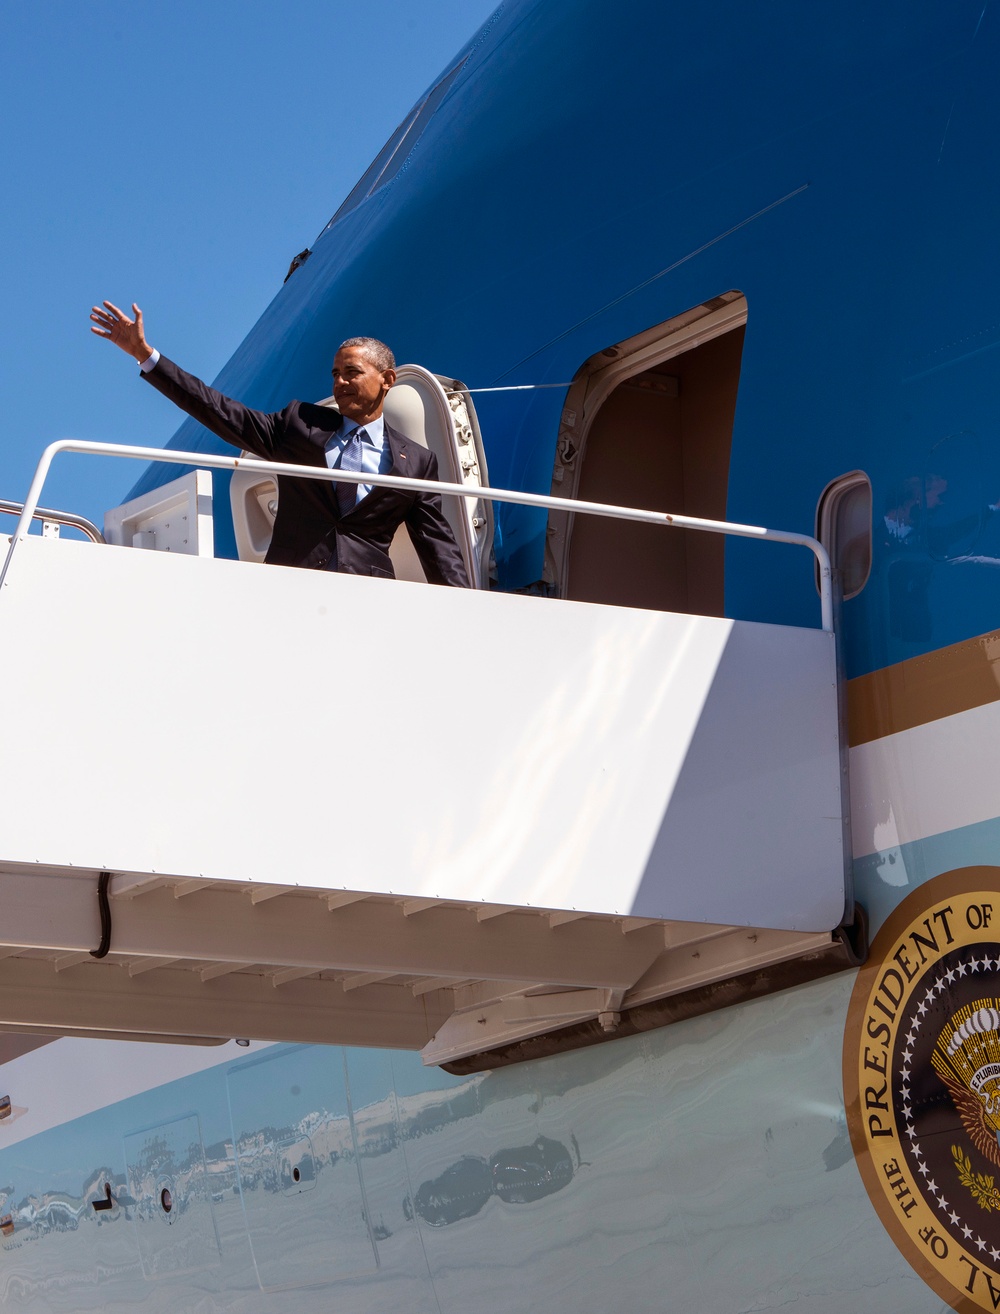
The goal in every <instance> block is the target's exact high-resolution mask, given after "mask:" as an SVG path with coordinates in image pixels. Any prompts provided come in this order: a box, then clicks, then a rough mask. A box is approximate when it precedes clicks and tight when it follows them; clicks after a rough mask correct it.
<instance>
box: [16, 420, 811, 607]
mask: <svg viewBox="0 0 1000 1314" xmlns="http://www.w3.org/2000/svg"><path fill="white" fill-rule="evenodd" d="M62 452H75V453H78V454H83V455H87V456H118V457H124V458H126V459H128V460H135V461H163V462H166V463H168V464H171V465H189V466H194V467H196V468H197V467H199V466H201V467H202V468H208V469H213V470H233V471H235V470H259V471H260V472H261V473H262V474H270V475H292V476H294V477H295V478H297V479H319V480H325V481H326V482H327V483H351V484H370V485H373V486H378V487H380V488H405V489H407V490H410V491H413V492H416V493H426V492H430V491H434V492H438V493H443V494H445V495H446V496H451V497H477V498H478V497H483V498H489V499H490V500H491V501H494V502H513V503H515V504H516V505H518V506H535V507H540V508H544V509H547V510H555V511H578V512H581V513H582V514H584V515H592V516H607V517H611V518H613V519H617V520H637V521H640V522H641V523H643V524H648V525H663V526H666V527H667V528H674V529H699V530H703V531H705V532H707V533H709V534H728V535H731V536H733V537H735V538H761V539H766V540H767V541H768V542H772V543H791V544H793V545H794V546H797V547H805V548H808V549H809V551H810V552H812V554H813V556H815V558H816V561H817V564H818V566H819V589H820V603H821V607H822V626H823V629H824V630H828V631H832V630H833V573H832V568H831V565H830V557H829V554H828V553H827V550H826V548H825V547H824V546H823V544H822V543H821V542H820V541H819V540H818V539H815V538H811V537H810V536H809V535H808V534H793V533H790V532H788V531H786V530H783V529H765V528H764V527H763V526H762V525H740V524H732V523H730V522H729V521H726V520H701V519H699V518H698V517H696V516H682V515H671V514H669V513H667V512H665V511H642V510H639V509H637V508H634V507H627V506H614V505H612V504H610V503H607V502H580V501H576V500H574V499H571V498H562V497H548V496H544V495H543V494H541V493H519V492H515V491H513V490H512V489H509V488H489V487H486V486H483V485H480V484H446V483H442V482H441V481H440V480H435V479H406V478H403V477H402V476H401V475H381V474H366V473H364V472H363V471H348V470H330V469H328V468H327V467H326V466H311V465H287V464H285V463H284V462H281V461H255V460H252V459H251V458H249V457H244V456H212V455H209V454H208V453H205V452H178V451H174V450H173V449H171V448H167V447H128V446H123V445H120V444H117V443H94V442H83V441H78V440H77V439H75V438H63V439H60V440H59V441H58V442H54V443H49V445H48V447H46V448H45V450H44V452H42V456H41V459H40V460H39V462H38V465H37V467H36V468H35V474H34V478H33V479H32V481H31V487H30V488H29V489H28V496H27V498H26V499H25V502H24V510H23V511H22V512H21V517H20V519H19V520H18V522H17V527H16V528H15V530H14V534H13V536H12V538H11V542H10V547H9V548H8V550H7V557H6V559H5V561H4V564H3V569H2V570H0V588H2V587H3V584H4V581H5V579H6V577H7V570H8V568H9V566H10V563H11V559H12V558H13V555H14V549H15V547H16V546H17V544H18V542H19V541H20V540H21V539H22V538H23V537H24V536H25V535H26V534H27V532H28V528H29V526H30V524H31V521H32V517H33V516H34V514H35V509H36V508H37V506H38V499H39V497H40V496H41V493H42V487H43V486H44V484H45V480H46V478H47V476H48V472H49V467H50V466H51V464H52V462H53V460H54V459H55V457H56V456H58V455H59V454H60V453H62Z"/></svg>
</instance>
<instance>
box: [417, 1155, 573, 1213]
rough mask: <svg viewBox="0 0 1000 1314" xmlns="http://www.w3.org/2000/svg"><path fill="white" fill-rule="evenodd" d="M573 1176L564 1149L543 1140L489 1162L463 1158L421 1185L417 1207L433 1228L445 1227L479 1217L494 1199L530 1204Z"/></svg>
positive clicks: (493, 1157)
mask: <svg viewBox="0 0 1000 1314" xmlns="http://www.w3.org/2000/svg"><path fill="white" fill-rule="evenodd" d="M578 1157H579V1156H578ZM572 1178H573V1160H572V1158H571V1157H570V1153H569V1150H567V1148H566V1146H565V1145H563V1144H562V1142H561V1141H553V1140H550V1139H549V1138H548V1137H547V1136H539V1137H538V1138H537V1140H535V1142H534V1143H533V1144H532V1145H518V1146H515V1147H514V1148H513V1149H505V1150H498V1151H497V1153H496V1154H494V1155H493V1156H492V1157H491V1158H490V1160H489V1162H487V1161H486V1160H485V1159H482V1158H480V1157H479V1156H478V1155H471V1154H470V1155H463V1157H462V1158H461V1159H459V1161H458V1162H457V1163H453V1164H452V1165H451V1167H450V1168H446V1169H445V1170H444V1172H443V1173H442V1174H441V1175H440V1177H435V1178H434V1179H433V1180H432V1181H429V1182H423V1183H422V1184H421V1186H420V1188H419V1190H418V1191H417V1193H416V1197H415V1199H414V1208H415V1209H416V1211H417V1213H418V1214H419V1215H420V1217H421V1218H422V1219H423V1220H424V1222H425V1223H429V1224H430V1225H431V1227H445V1226H446V1225H447V1224H448V1223H457V1222H458V1221H459V1220H460V1219H462V1218H472V1217H473V1216H474V1215H475V1214H478V1213H479V1211H480V1210H481V1209H482V1208H483V1206H484V1205H485V1204H486V1201H487V1200H488V1199H489V1198H490V1196H491V1195H496V1196H499V1198H500V1199H501V1200H503V1202H504V1203H505V1204H528V1203H530V1202H531V1201H532V1200H541V1199H542V1198H543V1197H544V1196H547V1195H553V1194H554V1193H555V1192H556V1191H561V1190H562V1188H563V1187H564V1186H567V1185H568V1184H569V1183H570V1181H572Z"/></svg>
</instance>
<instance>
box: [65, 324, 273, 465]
mask: <svg viewBox="0 0 1000 1314" xmlns="http://www.w3.org/2000/svg"><path fill="white" fill-rule="evenodd" d="M102 305H103V309H102V308H101V306H94V307H93V308H92V310H91V312H90V318H91V320H92V321H93V323H92V324H91V326H90V331H91V333H96V334H97V336H98V337H100V338H107V339H108V341H109V342H113V343H114V344H115V346H116V347H121V349H122V351H124V352H126V354H127V355H129V356H131V357H132V358H133V359H134V360H137V361H138V362H139V364H140V366H142V365H146V363H147V362H149V365H148V373H147V372H146V371H145V370H144V371H143V378H144V379H145V380H146V382H147V383H151V384H152V385H153V387H154V388H156V390H157V391H158V392H162V393H163V395H164V396H165V397H168V398H169V399H170V401H172V402H173V403H174V405H176V406H179V407H180V408H181V410H182V411H187V413H188V415H192V416H193V417H194V418H195V419H196V420H198V421H199V422H200V423H201V424H203V425H204V426H205V428H206V429H210V430H211V431H212V433H214V434H217V435H218V436H219V437H220V438H221V439H222V440H223V441H224V442H227V443H232V445H233V446H234V447H240V448H242V449H243V450H244V451H248V452H253V454H254V455H255V456H261V457H263V458H264V460H273V459H274V458H275V445H276V443H277V442H278V441H279V439H280V431H281V417H280V416H279V415H269V414H267V413H266V412H264V411H254V410H251V409H250V408H249V407H248V406H244V405H243V403H242V402H238V401H234V400H233V398H232V397H227V396H225V394H224V393H221V392H218V391H217V390H216V389H215V388H210V387H209V386H208V385H207V384H206V383H202V381H201V379H198V378H195V376H194V375H193V374H187V373H186V372H185V371H184V370H182V369H181V368H180V366H178V365H175V364H174V363H173V361H169V360H167V358H166V357H165V356H159V353H155V354H156V355H157V357H158V359H157V360H155V361H153V360H150V357H152V356H153V355H154V351H153V348H152V347H151V346H150V345H149V343H148V342H147V341H146V334H145V330H144V328H143V322H142V311H141V310H140V309H139V307H138V306H137V305H136V304H135V302H134V301H133V302H132V313H133V314H134V315H135V319H129V317H128V315H126V313H125V311H124V310H120V309H119V307H118V306H116V305H115V304H114V303H113V302H111V301H105V302H103V303H102Z"/></svg>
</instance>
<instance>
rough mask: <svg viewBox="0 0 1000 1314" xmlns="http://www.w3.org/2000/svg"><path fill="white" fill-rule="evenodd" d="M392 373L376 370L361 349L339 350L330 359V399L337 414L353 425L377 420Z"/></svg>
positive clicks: (393, 379)
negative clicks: (331, 386) (336, 406)
mask: <svg viewBox="0 0 1000 1314" xmlns="http://www.w3.org/2000/svg"><path fill="white" fill-rule="evenodd" d="M395 382H396V371H395V370H380V369H376V368H375V366H374V365H373V364H372V362H371V361H370V360H369V359H368V356H367V354H366V352H365V349H364V347H341V349H340V350H339V351H338V352H337V354H336V356H335V357H334V358H333V396H334V400H335V401H336V403H337V405H338V406H339V407H340V413H341V415H346V416H347V418H348V419H349V420H354V421H355V422H356V423H357V424H365V423H366V422H367V421H368V420H377V419H378V417H379V416H380V415H381V414H382V403H383V402H384V401H385V395H386V393H387V392H388V391H389V389H390V388H391V387H392V385H393V384H394V383H395Z"/></svg>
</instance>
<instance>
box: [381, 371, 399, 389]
mask: <svg viewBox="0 0 1000 1314" xmlns="http://www.w3.org/2000/svg"><path fill="white" fill-rule="evenodd" d="M382 380H383V382H384V383H385V386H386V388H391V387H392V385H393V384H394V383H395V382H396V371H395V370H383V371H382Z"/></svg>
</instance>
